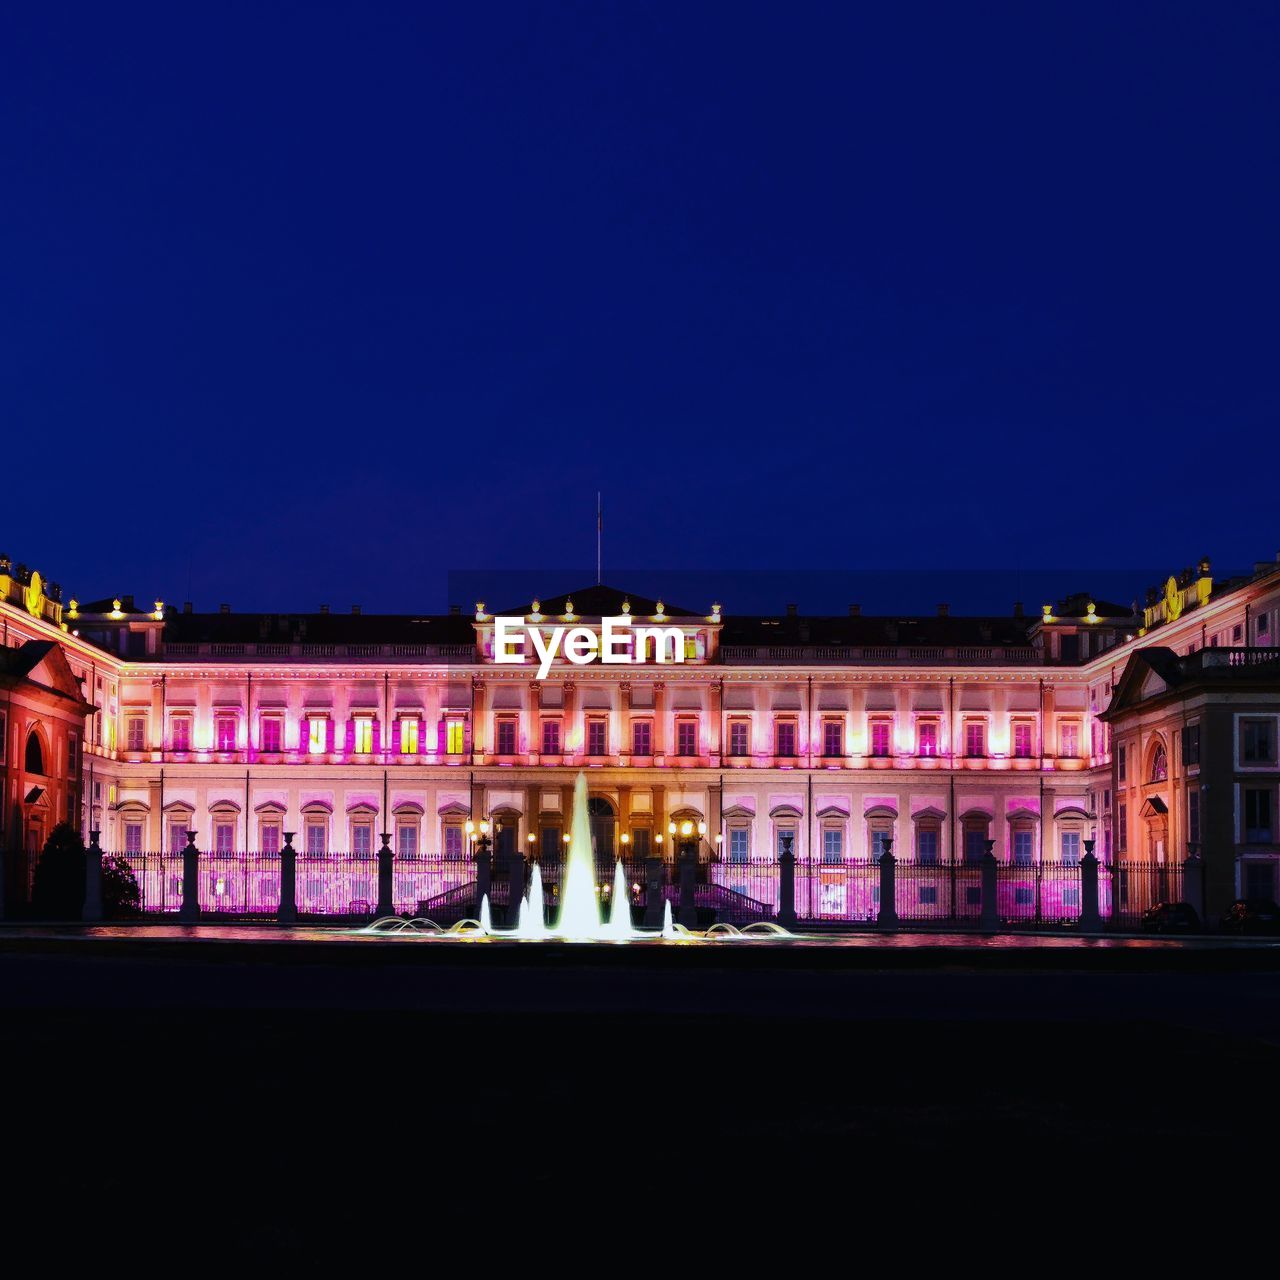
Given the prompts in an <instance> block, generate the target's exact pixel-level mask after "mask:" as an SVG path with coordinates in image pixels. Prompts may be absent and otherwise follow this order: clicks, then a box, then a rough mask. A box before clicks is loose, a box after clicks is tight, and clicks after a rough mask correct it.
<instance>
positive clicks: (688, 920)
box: [676, 840, 698, 929]
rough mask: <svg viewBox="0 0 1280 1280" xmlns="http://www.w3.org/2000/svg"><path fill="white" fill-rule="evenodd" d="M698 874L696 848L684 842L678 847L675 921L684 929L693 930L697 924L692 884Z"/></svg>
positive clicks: (688, 841)
mask: <svg viewBox="0 0 1280 1280" xmlns="http://www.w3.org/2000/svg"><path fill="white" fill-rule="evenodd" d="M697 874H698V846H697V845H696V844H694V842H693V841H692V840H686V841H685V843H684V844H683V845H681V847H680V910H679V911H678V912H677V914H676V919H677V920H678V921H679V922H680V923H681V924H682V925H684V927H685V928H686V929H693V928H695V927H696V926H697V923H698V908H697V907H696V906H694V902H693V896H694V884H695V882H696V879H697Z"/></svg>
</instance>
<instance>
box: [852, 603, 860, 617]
mask: <svg viewBox="0 0 1280 1280" xmlns="http://www.w3.org/2000/svg"><path fill="white" fill-rule="evenodd" d="M849 617H851V618H860V617H862V606H861V605H860V604H851V605H850V606H849Z"/></svg>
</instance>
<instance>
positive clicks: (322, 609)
mask: <svg viewBox="0 0 1280 1280" xmlns="http://www.w3.org/2000/svg"><path fill="white" fill-rule="evenodd" d="M320 612H321V613H328V612H329V606H328V605H327V604H322V605H321V606H320Z"/></svg>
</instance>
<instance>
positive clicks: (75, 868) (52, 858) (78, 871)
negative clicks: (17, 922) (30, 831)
mask: <svg viewBox="0 0 1280 1280" xmlns="http://www.w3.org/2000/svg"><path fill="white" fill-rule="evenodd" d="M84 863H85V858H84V841H83V840H81V839H80V833H79V832H78V831H77V830H76V829H75V828H74V827H73V826H71V824H70V823H68V822H60V823H58V825H57V826H56V827H54V829H53V830H52V831H51V832H50V833H49V839H48V840H47V841H46V842H45V846H44V851H43V852H42V853H41V855H40V861H39V862H38V863H37V864H36V874H35V879H34V881H33V883H32V886H31V908H32V910H33V911H34V912H35V914H36V915H38V916H44V917H46V918H48V919H52V920H79V919H80V911H81V908H82V907H83V906H84Z"/></svg>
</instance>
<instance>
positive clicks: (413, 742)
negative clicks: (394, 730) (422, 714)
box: [400, 716, 418, 756]
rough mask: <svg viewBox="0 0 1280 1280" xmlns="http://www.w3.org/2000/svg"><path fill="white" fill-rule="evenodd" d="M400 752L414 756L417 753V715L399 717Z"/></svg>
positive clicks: (403, 754)
mask: <svg viewBox="0 0 1280 1280" xmlns="http://www.w3.org/2000/svg"><path fill="white" fill-rule="evenodd" d="M400 754H401V755H402V756H416V755H417V754H418V717H417V716H401V717H400Z"/></svg>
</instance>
